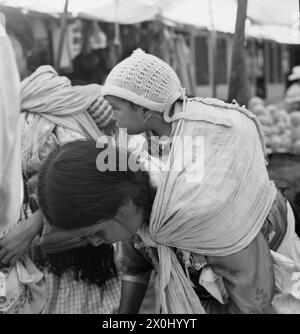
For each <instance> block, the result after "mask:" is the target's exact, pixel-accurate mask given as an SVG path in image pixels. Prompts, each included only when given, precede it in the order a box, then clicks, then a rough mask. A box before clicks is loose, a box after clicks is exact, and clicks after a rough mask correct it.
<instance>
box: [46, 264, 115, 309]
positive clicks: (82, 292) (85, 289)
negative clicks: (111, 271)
mask: <svg viewBox="0 0 300 334" xmlns="http://www.w3.org/2000/svg"><path fill="white" fill-rule="evenodd" d="M44 274H45V279H46V284H47V290H48V300H47V304H46V307H45V309H44V310H43V312H42V313H43V314H114V313H116V312H117V310H118V307H119V303H120V298H121V282H120V281H119V280H118V279H116V278H113V279H111V280H109V281H107V282H106V285H105V286H103V287H101V288H100V287H98V286H97V285H95V284H87V283H86V282H83V281H82V280H79V281H76V280H75V279H74V278H73V275H72V273H71V272H70V271H69V272H65V273H64V274H63V276H62V277H60V278H58V277H57V276H55V275H54V274H51V273H48V272H45V273H44Z"/></svg>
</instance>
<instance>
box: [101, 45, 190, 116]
mask: <svg viewBox="0 0 300 334" xmlns="http://www.w3.org/2000/svg"><path fill="white" fill-rule="evenodd" d="M183 91H184V90H183V88H182V87H181V84H180V81H179V78H178V76H177V74H176V73H175V71H174V70H173V69H172V68H171V67H170V66H169V65H168V64H167V63H166V62H164V61H162V60H161V59H159V58H157V57H155V56H153V55H150V54H147V53H145V52H144V51H143V50H141V49H137V50H135V51H134V52H133V53H132V55H131V56H130V57H128V58H126V59H125V60H123V61H122V62H120V63H119V64H118V65H116V66H115V67H114V68H113V69H112V70H111V72H110V73H109V75H108V77H107V79H106V82H105V84H104V86H103V88H102V95H103V96H106V95H112V96H116V97H119V98H122V99H125V100H128V101H130V102H132V103H135V104H137V105H140V106H142V107H145V108H147V109H150V110H155V111H160V112H163V111H164V110H166V111H169V109H170V107H171V105H172V104H173V103H174V102H175V101H176V100H177V99H178V98H179V97H181V96H182V95H183Z"/></svg>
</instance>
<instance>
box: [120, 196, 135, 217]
mask: <svg viewBox="0 0 300 334" xmlns="http://www.w3.org/2000/svg"><path fill="white" fill-rule="evenodd" d="M134 208H135V207H134V204H133V202H132V200H131V199H129V200H128V201H127V202H126V203H125V204H123V205H122V206H121V207H120V208H119V209H118V214H120V215H122V216H124V217H127V216H129V215H130V214H131V213H132V210H133V209H134Z"/></svg>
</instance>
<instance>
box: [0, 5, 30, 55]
mask: <svg viewBox="0 0 300 334" xmlns="http://www.w3.org/2000/svg"><path fill="white" fill-rule="evenodd" d="M0 12H1V13H3V14H4V16H5V28H6V32H7V34H8V35H12V36H14V37H15V38H16V39H17V40H18V41H19V42H20V44H21V46H22V49H23V51H24V55H25V56H28V53H30V52H32V51H33V48H34V37H33V31H32V28H31V26H30V23H29V20H28V19H27V17H26V15H25V14H23V13H22V12H21V11H20V10H19V9H17V8H13V7H9V6H4V5H0Z"/></svg>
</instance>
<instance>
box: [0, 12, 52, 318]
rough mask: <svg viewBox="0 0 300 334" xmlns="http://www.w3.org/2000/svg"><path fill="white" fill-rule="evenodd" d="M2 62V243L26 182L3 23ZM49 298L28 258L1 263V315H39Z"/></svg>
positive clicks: (15, 81)
mask: <svg viewBox="0 0 300 334" xmlns="http://www.w3.org/2000/svg"><path fill="white" fill-rule="evenodd" d="M0 14H1V13H0ZM1 21H2V22H4V21H5V20H1ZM0 59H1V61H0V240H3V238H5V236H6V235H7V234H9V233H10V231H11V230H13V229H15V228H16V226H17V225H18V224H19V222H20V219H21V208H22V201H23V181H22V170H21V131H20V77H19V73H18V69H17V64H16V60H15V56H14V52H13V48H12V45H11V42H10V40H9V38H8V36H7V34H6V31H5V28H4V27H3V26H2V24H1V23H0ZM46 297H47V291H46V286H45V283H44V281H43V274H42V272H40V271H39V270H38V269H37V267H36V266H35V265H34V264H33V262H32V261H31V260H30V258H29V257H28V256H26V255H24V256H22V257H21V258H19V259H18V261H16V262H15V263H14V264H12V265H9V264H7V263H6V260H5V258H4V259H3V258H2V259H1V261H0V314H15V313H26V314H30V313H32V314H34V313H40V312H41V311H42V310H43V308H44V305H45V303H46Z"/></svg>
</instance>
